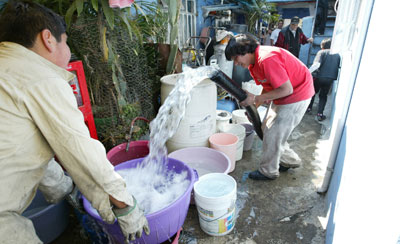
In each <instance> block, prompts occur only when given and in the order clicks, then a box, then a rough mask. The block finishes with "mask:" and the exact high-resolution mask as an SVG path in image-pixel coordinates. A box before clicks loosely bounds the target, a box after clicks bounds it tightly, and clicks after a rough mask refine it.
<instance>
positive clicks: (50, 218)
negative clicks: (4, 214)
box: [22, 191, 69, 244]
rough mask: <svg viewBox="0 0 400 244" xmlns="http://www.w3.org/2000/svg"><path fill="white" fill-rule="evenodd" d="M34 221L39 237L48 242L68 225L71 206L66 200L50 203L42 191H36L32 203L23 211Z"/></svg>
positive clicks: (25, 215) (24, 214)
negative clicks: (69, 206)
mask: <svg viewBox="0 0 400 244" xmlns="http://www.w3.org/2000/svg"><path fill="white" fill-rule="evenodd" d="M22 215H23V216H24V217H27V218H29V219H30V220H31V221H32V222H33V226H34V227H35V231H36V234H37V235H38V237H39V239H40V240H41V241H42V242H43V243H45V244H47V243H50V242H52V241H54V240H55V239H56V238H57V237H58V236H60V235H61V233H63V232H64V230H65V229H66V227H67V225H68V221H69V219H68V215H69V208H68V204H67V202H66V201H65V200H63V201H61V202H59V203H57V204H49V203H48V202H46V199H45V198H44V197H43V194H42V193H41V192H40V191H37V192H36V196H35V198H34V199H33V201H32V203H31V205H29V207H28V208H27V209H26V210H25V211H24V212H23V213H22Z"/></svg>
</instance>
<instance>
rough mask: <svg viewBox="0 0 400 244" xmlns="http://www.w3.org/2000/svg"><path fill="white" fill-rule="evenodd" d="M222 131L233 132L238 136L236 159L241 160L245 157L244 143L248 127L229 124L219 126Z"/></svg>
mask: <svg viewBox="0 0 400 244" xmlns="http://www.w3.org/2000/svg"><path fill="white" fill-rule="evenodd" d="M219 129H220V131H221V132H224V133H232V134H234V135H236V136H237V137H238V143H237V144H236V156H235V159H236V161H238V160H241V159H242V157H243V144H244V139H245V137H246V128H244V126H243V125H239V124H227V125H225V126H223V127H220V128H219Z"/></svg>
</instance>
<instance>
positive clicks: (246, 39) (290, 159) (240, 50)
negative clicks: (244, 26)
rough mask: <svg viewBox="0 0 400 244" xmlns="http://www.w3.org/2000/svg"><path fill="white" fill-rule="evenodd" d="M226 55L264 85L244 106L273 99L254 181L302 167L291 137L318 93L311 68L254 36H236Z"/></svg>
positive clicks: (265, 119) (245, 101) (242, 103)
mask: <svg viewBox="0 0 400 244" xmlns="http://www.w3.org/2000/svg"><path fill="white" fill-rule="evenodd" d="M225 56H226V58H227V59H228V60H233V61H234V63H235V65H240V66H242V67H244V68H248V69H249V71H250V74H251V76H252V77H253V78H254V80H255V82H256V84H261V85H262V86H263V93H262V94H261V95H259V96H256V95H254V94H251V93H249V92H247V93H248V96H247V98H246V99H245V100H244V101H242V102H241V105H242V106H248V105H251V104H256V105H261V104H264V103H269V102H271V101H272V102H273V104H272V105H271V109H270V111H269V113H268V114H267V115H266V118H264V122H263V125H264V126H265V128H264V140H263V154H262V160H261V163H260V168H259V170H255V171H253V172H251V173H250V174H249V178H251V179H254V180H272V179H276V178H277V177H278V176H279V171H286V170H288V169H289V168H297V167H299V166H300V162H301V159H300V158H299V156H298V155H297V154H296V153H295V152H294V151H293V150H292V149H291V148H290V146H289V144H288V143H287V139H288V138H289V136H290V134H291V133H292V131H293V129H294V128H295V127H296V126H297V125H298V124H299V123H300V121H301V119H302V118H303V116H304V114H305V112H306V110H307V106H308V104H309V103H310V99H311V97H312V96H313V95H314V87H313V79H312V76H311V74H310V72H309V71H308V68H307V67H306V66H305V65H304V64H303V63H302V62H301V61H300V60H299V59H297V58H296V57H295V56H293V55H292V54H291V53H289V52H288V51H286V50H284V49H282V48H278V47H271V46H261V45H260V44H259V42H258V41H256V40H255V39H254V38H253V37H251V36H249V35H245V34H239V35H236V36H234V37H232V38H231V39H230V41H229V43H228V45H227V47H226V49H225Z"/></svg>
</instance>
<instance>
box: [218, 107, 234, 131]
mask: <svg viewBox="0 0 400 244" xmlns="http://www.w3.org/2000/svg"><path fill="white" fill-rule="evenodd" d="M231 118H232V114H231V113H230V112H228V111H225V110H217V132H219V131H221V130H220V129H219V128H220V127H223V126H225V125H228V124H229V120H230V119H231Z"/></svg>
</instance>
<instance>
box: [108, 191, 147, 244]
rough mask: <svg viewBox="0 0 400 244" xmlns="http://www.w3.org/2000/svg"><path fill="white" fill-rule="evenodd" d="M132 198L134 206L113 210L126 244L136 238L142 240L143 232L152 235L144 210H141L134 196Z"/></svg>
mask: <svg viewBox="0 0 400 244" xmlns="http://www.w3.org/2000/svg"><path fill="white" fill-rule="evenodd" d="M132 198H133V202H134V206H127V207H125V208H113V212H114V214H115V216H116V217H117V220H118V224H119V227H120V228H121V231H122V233H123V234H124V236H125V242H126V243H129V241H133V240H135V238H136V237H138V238H140V237H141V236H142V232H143V230H144V232H145V233H146V235H148V234H150V229H149V224H148V222H147V219H146V217H145V216H144V213H143V210H141V209H140V207H139V205H138V203H137V201H136V199H135V197H133V196H132Z"/></svg>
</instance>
